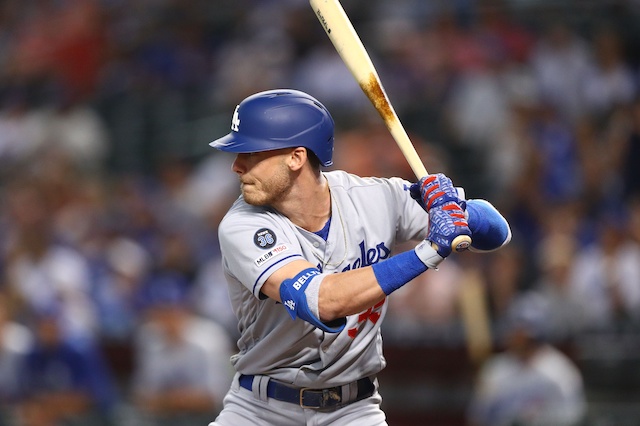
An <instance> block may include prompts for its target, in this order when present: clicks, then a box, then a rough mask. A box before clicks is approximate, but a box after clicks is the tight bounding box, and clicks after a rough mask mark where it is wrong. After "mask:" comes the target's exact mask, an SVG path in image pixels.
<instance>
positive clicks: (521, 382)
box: [468, 296, 586, 426]
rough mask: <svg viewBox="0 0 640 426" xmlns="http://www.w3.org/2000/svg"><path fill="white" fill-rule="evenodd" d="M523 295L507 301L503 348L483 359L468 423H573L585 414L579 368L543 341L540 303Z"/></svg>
mask: <svg viewBox="0 0 640 426" xmlns="http://www.w3.org/2000/svg"><path fill="white" fill-rule="evenodd" d="M539 302H540V301H539V300H537V298H536V297H535V296H532V297H527V296H522V298H521V299H519V301H518V302H515V303H514V304H513V305H512V313H511V322H510V327H509V329H508V331H507V332H506V335H505V344H506V351H505V352H503V353H498V354H496V355H493V356H492V357H491V358H489V359H488V360H487V361H485V363H484V364H483V366H482V368H481V370H480V372H479V375H478V377H477V383H476V387H475V389H474V392H473V397H472V401H471V403H470V406H469V411H468V420H469V424H471V425H473V426H515V425H519V426H533V425H545V426H551V425H553V426H575V425H578V424H580V421H581V420H582V419H584V416H585V413H586V400H585V395H584V389H583V381H582V376H581V373H580V371H579V370H578V369H577V367H576V366H575V365H574V363H573V362H572V361H571V359H569V358H568V357H567V356H566V355H565V354H564V353H563V352H561V351H560V350H558V349H557V348H556V347H554V346H552V345H550V344H549V343H547V342H545V338H546V330H545V329H544V326H543V324H544V323H543V321H542V320H543V319H544V316H545V315H546V311H545V308H544V305H542V304H540V303H539Z"/></svg>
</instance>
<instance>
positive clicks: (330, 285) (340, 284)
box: [318, 267, 386, 321]
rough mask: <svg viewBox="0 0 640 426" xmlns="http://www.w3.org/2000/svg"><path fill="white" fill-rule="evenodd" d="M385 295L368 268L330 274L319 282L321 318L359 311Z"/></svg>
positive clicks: (344, 315) (343, 315)
mask: <svg viewBox="0 0 640 426" xmlns="http://www.w3.org/2000/svg"><path fill="white" fill-rule="evenodd" d="M385 297H386V295H385V294H384V292H383V291H382V288H381V287H380V285H379V284H378V281H377V280H376V276H375V274H374V273H373V269H372V268H371V267H366V268H360V269H353V270H351V271H347V272H342V273H339V274H332V275H329V276H327V277H325V279H324V280H323V281H322V284H321V285H320V292H319V297H318V310H319V312H320V319H321V320H322V321H332V320H334V319H337V318H342V317H346V316H348V315H354V314H358V313H360V312H362V311H365V310H367V309H369V308H370V307H371V306H373V305H375V304H376V303H378V302H379V301H380V300H382V299H384V298H385Z"/></svg>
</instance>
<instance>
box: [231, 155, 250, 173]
mask: <svg viewBox="0 0 640 426" xmlns="http://www.w3.org/2000/svg"><path fill="white" fill-rule="evenodd" d="M243 157H244V156H243V155H242V154H238V155H237V156H236V159H235V160H234V161H233V164H232V165H231V170H233V172H234V173H236V174H238V175H242V174H243V173H244V172H245V171H246V169H247V168H246V164H245V161H244V160H243Z"/></svg>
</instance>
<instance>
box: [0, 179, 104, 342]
mask: <svg viewBox="0 0 640 426" xmlns="http://www.w3.org/2000/svg"><path fill="white" fill-rule="evenodd" d="M50 195H51V194H49V193H48V192H47V191H46V190H45V186H44V185H43V183H42V182H40V181H39V180H30V179H20V180H19V181H18V182H14V183H13V184H12V185H11V186H10V189H9V190H8V197H7V200H8V203H7V204H8V208H9V215H10V220H11V224H12V227H11V229H10V230H9V233H10V234H9V235H8V237H7V239H6V244H7V246H6V248H5V249H6V251H5V257H4V261H5V271H4V272H5V274H6V275H5V279H6V284H7V286H8V290H9V291H10V292H11V294H12V296H13V297H15V300H16V301H17V302H18V304H19V305H23V306H24V309H25V310H26V312H29V311H38V310H43V309H48V307H49V306H51V305H53V304H60V319H61V321H62V324H61V325H62V327H63V330H62V332H63V333H64V334H65V336H67V337H70V338H77V339H86V338H92V337H93V336H94V333H95V324H96V318H95V307H94V304H93V302H92V300H91V297H90V294H89V289H90V280H91V277H90V273H89V265H88V262H87V259H86V257H84V255H83V254H82V253H80V252H79V251H77V250H75V249H73V248H72V247H69V246H67V245H64V244H62V243H61V241H60V240H59V239H58V238H57V237H58V236H57V235H55V233H54V231H53V229H52V223H53V220H54V217H53V216H54V215H53V214H52V205H51V204H50Z"/></svg>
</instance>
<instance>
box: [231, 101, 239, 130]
mask: <svg viewBox="0 0 640 426" xmlns="http://www.w3.org/2000/svg"><path fill="white" fill-rule="evenodd" d="M238 109H240V105H238V106H236V109H235V111H233V118H232V119H231V130H233V131H234V132H237V131H238V130H239V129H240V114H238Z"/></svg>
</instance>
